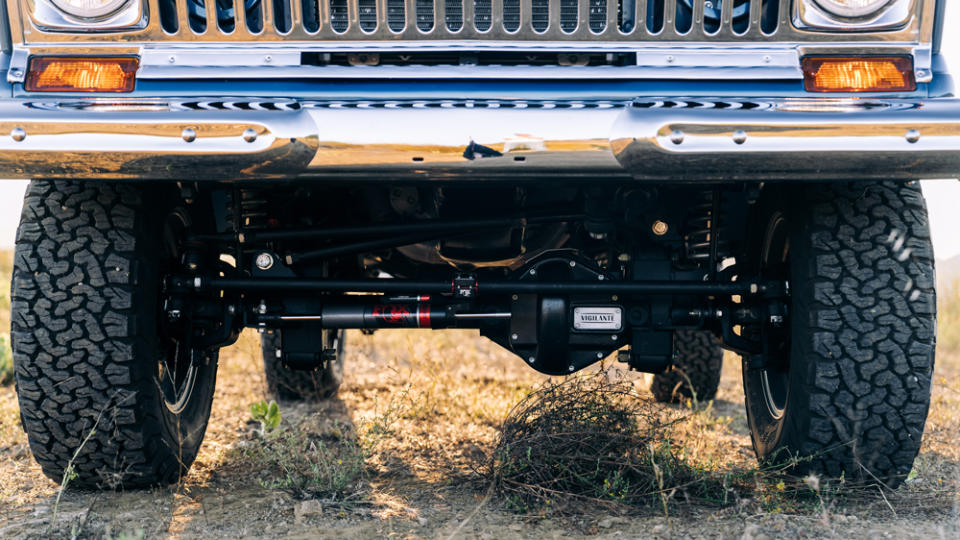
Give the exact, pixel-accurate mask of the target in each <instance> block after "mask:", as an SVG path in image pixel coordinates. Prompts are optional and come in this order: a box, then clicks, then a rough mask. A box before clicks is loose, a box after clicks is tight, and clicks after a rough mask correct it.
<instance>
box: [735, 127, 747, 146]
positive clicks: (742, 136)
mask: <svg viewBox="0 0 960 540" xmlns="http://www.w3.org/2000/svg"><path fill="white" fill-rule="evenodd" d="M733 142H735V143H737V144H743V143H745V142H747V132H746V131H744V130H742V129H738V130H736V131H734V132H733Z"/></svg>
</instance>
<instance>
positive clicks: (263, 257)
mask: <svg viewBox="0 0 960 540" xmlns="http://www.w3.org/2000/svg"><path fill="white" fill-rule="evenodd" d="M256 264H257V268H259V269H260V270H269V269H271V268H273V255H271V254H269V253H261V254H259V255H257V261H256Z"/></svg>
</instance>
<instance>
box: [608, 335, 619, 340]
mask: <svg viewBox="0 0 960 540" xmlns="http://www.w3.org/2000/svg"><path fill="white" fill-rule="evenodd" d="M618 339H620V336H618V335H616V334H614V335H612V336H610V341H616V340H618Z"/></svg>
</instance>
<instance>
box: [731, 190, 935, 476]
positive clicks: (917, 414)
mask: <svg viewBox="0 0 960 540" xmlns="http://www.w3.org/2000/svg"><path fill="white" fill-rule="evenodd" d="M771 191H772V190H771ZM758 208H759V212H758V214H759V216H760V220H759V222H756V223H755V226H754V228H755V230H757V231H766V232H763V233H762V234H763V237H765V238H768V239H771V240H770V241H769V242H768V244H776V243H782V242H779V241H776V240H773V239H774V238H776V237H777V234H775V231H774V233H771V234H768V233H770V231H771V229H770V227H771V226H776V227H779V226H785V227H787V228H786V229H785V230H784V236H785V237H786V238H789V246H788V248H787V249H786V251H787V252H788V255H787V257H786V259H787V261H786V262H785V263H784V264H782V267H783V268H788V269H789V274H790V276H789V280H790V283H791V285H792V291H791V300H790V309H789V312H790V317H789V324H790V326H789V336H790V337H789V345H788V346H786V347H785V351H788V356H786V355H785V356H784V357H786V358H788V361H789V366H788V368H787V370H784V371H782V372H781V373H784V372H785V373H786V377H785V378H784V379H783V380H785V381H786V382H785V383H783V384H782V386H781V388H782V389H783V392H782V393H777V394H778V395H781V394H782V396H783V397H784V399H783V401H782V402H781V401H779V400H778V399H777V398H775V397H772V396H774V394H775V392H774V391H770V392H769V393H767V394H765V393H764V386H763V384H762V380H761V377H762V376H763V374H764V373H767V374H768V375H769V376H770V377H773V378H771V379H770V380H776V379H774V378H775V377H777V375H776V373H775V372H772V371H770V370H758V369H754V370H751V369H749V366H748V362H747V361H746V360H747V359H745V362H744V371H743V372H744V389H745V394H746V405H747V416H748V421H749V424H750V427H751V435H752V439H753V446H754V449H755V450H756V453H757V456H758V457H759V458H760V459H761V460H762V461H764V462H771V463H783V462H785V461H788V460H790V459H791V458H792V457H796V456H799V457H801V458H805V459H802V460H800V462H799V463H797V464H796V466H795V467H794V470H795V471H796V472H798V473H801V474H806V473H814V474H817V475H821V476H823V477H827V478H840V477H841V476H842V477H843V478H845V479H846V480H847V481H850V482H856V483H882V485H885V486H887V487H890V488H894V487H896V486H898V485H899V484H900V483H901V482H902V481H903V479H904V478H906V476H907V475H908V474H909V472H910V470H911V468H912V466H913V461H914V459H915V458H916V456H917V452H918V451H919V450H920V440H921V436H922V434H923V428H924V423H925V421H926V417H927V410H928V408H929V404H930V388H931V378H932V374H933V364H934V349H935V345H936V293H935V289H934V257H933V249H932V246H931V243H930V232H929V226H928V222H927V212H926V206H925V203H924V200H923V196H922V194H921V192H920V186H919V184H917V183H895V182H882V183H879V182H878V183H859V184H826V185H813V184H805V185H802V186H799V185H798V186H792V187H781V188H776V191H773V192H772V193H770V192H768V193H767V194H766V195H764V196H763V198H762V199H761V201H760V204H759V205H758ZM771 216H780V217H779V218H775V219H776V220H777V223H781V225H774V220H773V219H772V218H771ZM781 218H785V220H786V223H785V224H782V223H783V222H782V221H780V220H781ZM760 245H763V240H762V239H761V244H760ZM761 251H762V249H759V248H758V249H757V252H758V253H759V252H761ZM773 252H774V253H776V252H777V250H773ZM768 260H769V259H768ZM766 384H767V387H768V388H777V385H776V384H774V383H769V382H768V383H766ZM766 396H771V399H770V400H769V403H768V400H767V398H766ZM778 403H783V404H784V405H785V407H783V408H782V409H780V408H779V407H778V405H777V404H778ZM780 410H782V414H780V417H779V418H777V417H776V411H780Z"/></svg>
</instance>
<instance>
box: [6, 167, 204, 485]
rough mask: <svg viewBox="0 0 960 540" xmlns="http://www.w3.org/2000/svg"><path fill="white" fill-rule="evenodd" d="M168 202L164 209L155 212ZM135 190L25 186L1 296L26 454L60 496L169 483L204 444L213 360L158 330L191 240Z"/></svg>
mask: <svg viewBox="0 0 960 540" xmlns="http://www.w3.org/2000/svg"><path fill="white" fill-rule="evenodd" d="M167 200H169V201H170V204H165V203H164V201H167ZM175 202H176V199H175V198H173V197H172V196H171V197H166V196H165V193H163V192H160V191H156V190H154V189H151V188H146V187H144V186H142V185H130V184H100V183H75V182H68V181H56V182H32V183H31V184H30V186H29V188H28V190H27V194H26V198H25V200H24V208H23V214H22V216H21V219H20V228H19V230H18V232H17V246H16V254H15V262H14V271H13V286H12V304H11V311H12V319H13V320H12V325H11V326H12V338H13V340H12V341H13V354H14V367H15V380H16V387H17V394H18V397H19V403H20V414H21V417H22V421H23V428H24V430H25V431H26V433H27V436H28V439H29V442H30V449H31V451H32V452H33V455H34V457H35V458H36V460H37V462H38V463H39V464H40V466H41V468H42V469H43V472H44V474H46V475H47V476H49V477H50V478H52V479H54V480H56V481H58V482H59V481H61V480H62V479H63V478H64V475H65V472H68V471H69V472H71V473H72V474H70V475H69V476H70V477H72V478H71V479H70V485H71V486H79V487H87V488H94V487H109V488H117V487H121V486H122V487H139V486H147V485H153V484H158V483H167V482H171V481H175V480H177V479H178V478H179V477H180V476H181V475H182V474H183V473H185V472H186V470H187V469H188V468H189V466H190V464H191V463H192V462H193V460H194V458H195V457H196V454H197V451H198V449H199V448H200V443H201V441H202V440H203V435H204V431H205V430H206V426H207V420H208V418H209V416H210V406H211V402H212V399H213V392H214V381H215V378H216V371H217V356H216V354H215V353H211V352H206V351H200V350H195V349H194V348H192V347H191V345H190V339H189V338H183V337H182V336H183V335H184V334H183V333H182V332H179V331H178V328H180V327H181V324H180V323H177V322H176V321H171V320H169V319H168V317H166V316H161V309H162V305H161V303H160V302H161V301H160V298H161V278H162V276H163V275H164V273H165V272H167V271H168V270H169V269H171V268H172V266H173V265H176V264H178V261H179V260H180V255H181V254H180V251H179V250H180V246H181V242H180V240H181V238H182V237H183V235H184V234H185V231H186V230H188V229H189V227H190V226H191V222H190V218H189V217H188V214H187V213H186V212H185V211H183V210H182V209H177V208H176V207H175Z"/></svg>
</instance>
